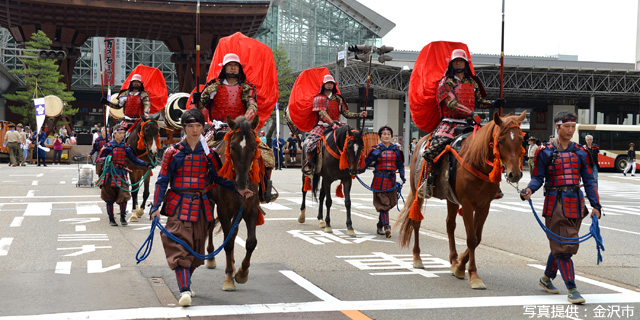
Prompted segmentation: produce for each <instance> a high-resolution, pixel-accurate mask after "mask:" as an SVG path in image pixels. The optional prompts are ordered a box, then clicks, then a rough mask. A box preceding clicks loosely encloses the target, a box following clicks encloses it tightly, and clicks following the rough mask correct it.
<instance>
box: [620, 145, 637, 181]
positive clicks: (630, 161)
mask: <svg viewBox="0 0 640 320" xmlns="http://www.w3.org/2000/svg"><path fill="white" fill-rule="evenodd" d="M634 147H635V144H634V143H633V142H631V143H629V150H628V151H627V167H626V168H625V169H624V172H623V173H622V174H623V175H624V176H625V177H626V176H627V172H628V171H629V169H631V176H632V177H635V176H636V150H635V149H634Z"/></svg>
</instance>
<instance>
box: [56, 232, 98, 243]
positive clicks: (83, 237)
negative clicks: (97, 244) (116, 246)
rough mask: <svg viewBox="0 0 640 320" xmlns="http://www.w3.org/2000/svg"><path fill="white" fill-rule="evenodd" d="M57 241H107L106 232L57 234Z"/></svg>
mask: <svg viewBox="0 0 640 320" xmlns="http://www.w3.org/2000/svg"><path fill="white" fill-rule="evenodd" d="M58 241H109V237H107V235H106V234H74V233H72V234H59V235H58Z"/></svg>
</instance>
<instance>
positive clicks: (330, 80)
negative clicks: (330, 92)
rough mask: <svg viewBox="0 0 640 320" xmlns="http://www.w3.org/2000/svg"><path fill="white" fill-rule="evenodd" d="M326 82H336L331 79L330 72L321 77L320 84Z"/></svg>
mask: <svg viewBox="0 0 640 320" xmlns="http://www.w3.org/2000/svg"><path fill="white" fill-rule="evenodd" d="M327 82H333V83H334V84H335V83H336V80H334V79H333V76H332V75H330V74H327V75H325V76H324V78H323V79H322V84H325V83H327Z"/></svg>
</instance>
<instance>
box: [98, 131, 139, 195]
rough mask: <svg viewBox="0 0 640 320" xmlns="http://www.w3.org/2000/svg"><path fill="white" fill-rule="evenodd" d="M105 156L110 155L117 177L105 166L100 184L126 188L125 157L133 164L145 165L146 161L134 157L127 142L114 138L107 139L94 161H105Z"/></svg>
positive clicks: (127, 179) (127, 177)
mask: <svg viewBox="0 0 640 320" xmlns="http://www.w3.org/2000/svg"><path fill="white" fill-rule="evenodd" d="M107 156H111V163H112V164H113V166H114V170H115V173H116V175H118V177H116V176H113V174H112V172H111V170H110V169H108V168H105V170H107V171H106V173H105V175H104V177H103V179H101V180H100V183H99V185H100V186H105V185H106V186H111V187H118V186H119V187H122V188H125V189H128V186H127V185H126V182H127V183H128V182H129V173H128V171H127V170H126V168H127V159H129V160H130V161H131V162H133V163H134V164H135V165H138V166H141V167H146V166H147V165H148V163H146V162H144V161H142V160H140V159H138V158H136V156H135V154H134V153H133V150H131V147H129V145H128V144H126V143H124V142H121V143H117V142H116V141H115V140H111V141H109V142H108V143H107V144H106V145H105V146H104V148H102V150H100V154H99V155H98V159H97V160H96V162H98V163H105V160H106V158H107Z"/></svg>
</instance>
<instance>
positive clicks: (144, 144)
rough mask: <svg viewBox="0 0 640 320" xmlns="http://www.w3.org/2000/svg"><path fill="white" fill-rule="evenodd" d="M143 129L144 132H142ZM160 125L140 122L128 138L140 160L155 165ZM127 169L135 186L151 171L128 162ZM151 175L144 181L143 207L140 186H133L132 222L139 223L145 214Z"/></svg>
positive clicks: (149, 121) (147, 121) (150, 121)
mask: <svg viewBox="0 0 640 320" xmlns="http://www.w3.org/2000/svg"><path fill="white" fill-rule="evenodd" d="M141 128H142V132H140V131H141ZM159 133H160V130H159V129H158V123H157V122H155V121H154V120H146V121H142V120H141V121H139V122H138V123H137V124H136V125H135V127H134V128H133V130H132V131H131V134H130V135H129V137H128V138H127V144H128V145H129V146H130V147H131V149H132V150H133V153H134V154H135V155H136V157H138V158H139V159H141V160H143V161H146V162H149V163H151V164H155V162H156V157H157V154H158V147H159V146H158V142H159ZM127 168H129V170H131V171H130V172H129V179H130V180H131V183H133V184H135V183H137V182H139V181H140V180H142V178H143V177H144V175H145V173H147V171H148V170H149V168H147V167H139V166H137V165H135V164H133V163H132V162H131V161H129V160H127ZM150 178H151V174H148V175H147V176H146V178H145V179H144V191H143V192H142V205H141V206H140V207H139V208H138V191H139V188H140V185H136V186H132V187H131V189H132V190H135V191H132V192H131V200H132V201H133V205H132V208H131V211H132V214H131V219H130V221H138V218H140V217H142V215H143V214H144V206H145V204H146V203H147V199H148V198H149V180H150Z"/></svg>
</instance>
